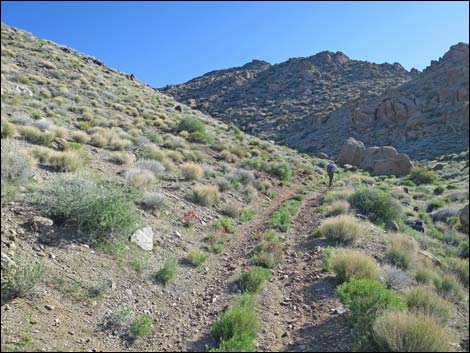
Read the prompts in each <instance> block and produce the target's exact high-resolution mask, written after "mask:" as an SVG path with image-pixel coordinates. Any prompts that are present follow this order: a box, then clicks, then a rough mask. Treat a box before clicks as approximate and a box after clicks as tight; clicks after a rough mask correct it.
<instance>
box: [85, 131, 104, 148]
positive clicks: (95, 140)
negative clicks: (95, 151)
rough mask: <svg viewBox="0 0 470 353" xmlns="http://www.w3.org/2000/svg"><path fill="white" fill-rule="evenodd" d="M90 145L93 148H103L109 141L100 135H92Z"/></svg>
mask: <svg viewBox="0 0 470 353" xmlns="http://www.w3.org/2000/svg"><path fill="white" fill-rule="evenodd" d="M89 143H90V145H92V146H95V147H100V148H103V147H105V146H106V144H107V143H108V140H107V139H106V137H104V136H102V135H100V134H93V135H91V138H90V141H89Z"/></svg>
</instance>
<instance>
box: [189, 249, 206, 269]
mask: <svg viewBox="0 0 470 353" xmlns="http://www.w3.org/2000/svg"><path fill="white" fill-rule="evenodd" d="M207 257H208V255H207V254H204V253H202V252H200V251H199V250H191V251H190V252H189V253H188V255H187V256H186V260H187V261H188V262H189V263H190V264H191V265H193V266H199V265H201V264H203V263H204V261H206V260H207Z"/></svg>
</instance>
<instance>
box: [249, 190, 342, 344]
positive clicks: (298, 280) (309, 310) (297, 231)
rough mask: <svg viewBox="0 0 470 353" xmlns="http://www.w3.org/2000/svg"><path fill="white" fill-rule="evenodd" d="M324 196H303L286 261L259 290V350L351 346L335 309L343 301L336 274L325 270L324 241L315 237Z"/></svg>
mask: <svg viewBox="0 0 470 353" xmlns="http://www.w3.org/2000/svg"><path fill="white" fill-rule="evenodd" d="M320 196H321V194H320V193H319V192H312V193H310V194H307V195H306V197H305V198H304V200H303V202H302V203H301V209H300V211H299V213H298V214H297V216H296V217H295V219H294V220H293V223H292V226H291V228H290V230H289V231H288V232H287V235H286V237H285V241H284V243H283V246H284V253H285V261H284V263H282V264H281V265H280V266H279V267H278V269H277V271H276V273H275V275H274V276H273V280H272V281H271V282H270V283H269V284H268V285H267V286H266V288H265V290H264V291H263V292H262V294H261V295H260V298H259V301H258V305H257V317H258V318H259V319H260V320H261V322H262V327H263V329H262V333H261V335H260V336H259V337H258V340H257V344H258V348H257V350H258V351H313V352H322V351H347V350H348V345H349V342H350V328H349V325H348V323H347V320H346V318H345V317H344V314H338V313H337V310H336V309H338V308H340V307H341V303H340V301H339V300H338V298H337V297H336V295H335V287H336V283H335V279H334V277H332V276H331V275H328V274H326V273H324V272H323V270H322V263H323V255H322V253H321V251H320V249H319V248H318V247H319V246H322V245H324V244H322V243H321V240H317V239H314V238H313V237H312V233H313V230H314V229H316V227H317V225H318V224H317V223H318V220H317V214H318V206H319V203H320ZM339 311H340V310H339ZM340 312H341V311H340Z"/></svg>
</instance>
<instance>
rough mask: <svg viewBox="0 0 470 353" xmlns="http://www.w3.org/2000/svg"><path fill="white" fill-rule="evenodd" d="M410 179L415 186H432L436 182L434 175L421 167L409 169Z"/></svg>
mask: <svg viewBox="0 0 470 353" xmlns="http://www.w3.org/2000/svg"><path fill="white" fill-rule="evenodd" d="M410 179H411V180H412V181H413V182H414V183H415V184H416V185H421V184H434V183H435V182H436V181H437V176H436V174H435V173H434V172H433V171H432V170H429V169H427V168H426V167H423V166H414V167H413V168H412V169H411V173H410Z"/></svg>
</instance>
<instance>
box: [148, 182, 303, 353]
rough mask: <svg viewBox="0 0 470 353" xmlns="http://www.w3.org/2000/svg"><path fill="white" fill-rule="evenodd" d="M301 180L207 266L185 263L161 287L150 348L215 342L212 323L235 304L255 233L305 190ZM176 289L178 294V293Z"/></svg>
mask: <svg viewBox="0 0 470 353" xmlns="http://www.w3.org/2000/svg"><path fill="white" fill-rule="evenodd" d="M302 187H303V186H302V185H294V186H292V187H291V188H286V189H285V190H281V192H280V193H279V194H278V197H277V198H276V199H274V200H272V201H271V203H270V204H269V206H268V207H266V208H265V209H263V210H260V211H259V212H258V214H257V215H256V216H255V218H254V219H252V220H251V221H249V222H246V223H244V224H242V225H241V226H239V227H237V230H236V233H235V234H234V235H233V236H232V237H231V239H230V240H229V241H228V242H226V243H225V244H224V251H223V254H221V255H215V256H210V257H209V259H208V261H207V262H206V263H204V265H202V267H203V269H204V270H203V271H200V270H199V271H198V270H194V269H191V268H189V267H188V268H187V270H186V271H185V273H184V274H182V275H181V276H180V277H179V278H178V279H177V280H176V281H175V282H174V283H171V284H170V285H169V286H168V288H165V289H163V295H162V296H161V298H158V300H159V303H160V307H161V309H160V312H159V317H158V318H157V320H158V323H157V325H156V329H155V330H154V332H155V333H154V334H153V337H152V339H150V340H148V341H147V342H148V343H146V344H145V347H140V348H145V349H146V350H160V351H173V350H180V351H205V350H206V345H208V346H215V345H216V344H217V342H215V341H214V340H213V339H212V338H211V337H210V328H211V326H212V324H213V322H214V321H215V320H216V318H217V316H218V315H219V314H220V313H221V312H222V311H223V310H224V309H225V308H226V307H227V306H228V305H229V304H230V303H231V301H232V299H233V296H234V294H236V293H237V284H236V281H237V278H238V274H239V273H240V272H241V269H242V268H243V267H245V266H246V265H248V263H249V262H248V260H247V259H249V255H250V253H251V248H252V245H253V244H254V242H255V237H254V235H256V234H257V233H259V232H260V231H263V230H264V228H265V225H266V223H267V220H268V219H269V217H270V216H271V214H272V213H273V212H274V211H275V210H277V209H278V208H279V205H280V204H281V203H282V202H283V201H285V200H287V199H289V198H291V197H292V196H293V195H294V194H295V193H296V192H298V191H300V190H301V189H302ZM175 293H176V294H175Z"/></svg>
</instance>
